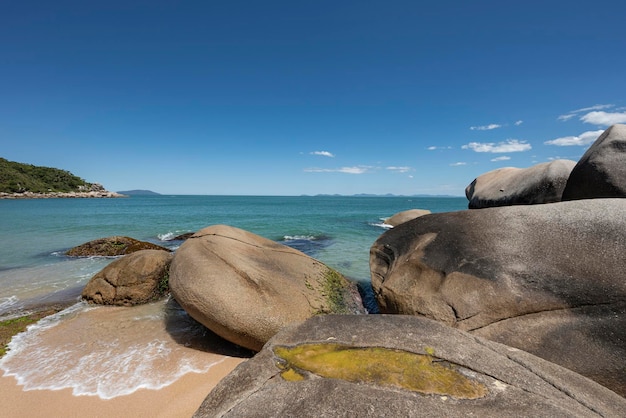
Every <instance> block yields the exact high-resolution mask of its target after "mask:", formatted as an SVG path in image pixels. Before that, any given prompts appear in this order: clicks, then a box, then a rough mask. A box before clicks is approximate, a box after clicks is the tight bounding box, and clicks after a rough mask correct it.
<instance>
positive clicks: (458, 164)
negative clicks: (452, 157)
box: [450, 161, 467, 167]
mask: <svg viewBox="0 0 626 418" xmlns="http://www.w3.org/2000/svg"><path fill="white" fill-rule="evenodd" d="M462 165H467V163H464V162H462V161H459V162H458V163H452V164H450V167H459V166H462Z"/></svg>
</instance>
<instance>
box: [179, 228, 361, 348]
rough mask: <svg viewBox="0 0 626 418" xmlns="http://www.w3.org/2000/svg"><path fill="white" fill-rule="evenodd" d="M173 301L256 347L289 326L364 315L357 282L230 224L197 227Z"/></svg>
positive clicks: (185, 247)
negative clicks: (310, 320) (315, 317)
mask: <svg viewBox="0 0 626 418" xmlns="http://www.w3.org/2000/svg"><path fill="white" fill-rule="evenodd" d="M170 289H171V291H172V295H173V296H174V298H175V299H176V300H177V301H178V303H180V305H181V306H182V307H183V308H184V309H185V310H186V311H187V312H188V313H189V315H191V316H192V317H193V318H194V319H196V320H197V321H198V322H200V323H202V324H203V325H204V326H206V327H207V328H209V329H210V330H212V331H213V332H215V333H216V334H218V335H220V336H221V337H223V338H225V339H227V340H229V341H231V342H234V343H236V344H239V345H241V346H243V347H246V348H249V349H252V350H255V351H258V350H260V349H261V348H262V347H263V344H265V343H266V342H267V340H269V339H270V338H271V337H272V336H273V335H274V334H276V333H277V332H278V331H279V330H280V329H281V328H282V327H284V326H286V325H287V324H290V323H293V322H298V321H301V320H304V319H306V318H309V317H311V316H313V315H316V314H328V313H346V314H353V313H365V309H364V308H363V304H362V302H361V299H360V297H359V293H358V289H357V288H356V285H355V284H354V283H351V282H349V281H348V280H346V279H345V278H344V277H343V276H341V275H340V274H339V273H337V272H336V271H334V270H332V269H331V268H329V267H327V266H325V265H324V264H322V263H320V262H319V261H317V260H315V259H313V258H311V257H309V256H307V255H305V254H303V253H301V252H300V251H297V250H294V249H293V248H289V247H287V246H284V245H280V244H277V243H276V242H274V241H271V240H269V239H266V238H262V237H260V236H258V235H255V234H252V233H250V232H247V231H243V230H241V229H238V228H233V227H230V226H226V225H215V226H210V227H208V228H205V229H202V230H201V231H198V232H196V233H195V234H194V235H193V236H192V237H191V238H189V239H188V240H187V241H186V242H185V243H184V244H182V245H181V246H180V248H179V249H178V250H177V251H176V254H175V256H174V260H173V261H172V266H171V269H170Z"/></svg>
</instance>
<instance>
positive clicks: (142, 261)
mask: <svg viewBox="0 0 626 418" xmlns="http://www.w3.org/2000/svg"><path fill="white" fill-rule="evenodd" d="M171 261H172V253H170V252H167V251H161V250H141V251H137V252H134V253H132V254H129V255H126V256H124V257H122V258H119V259H117V260H115V261H113V262H112V263H111V264H109V265H108V266H106V267H105V268H103V269H102V270H101V271H100V272H98V273H96V275H95V276H93V277H92V278H91V280H89V283H87V285H86V286H85V288H84V289H83V292H82V297H83V299H84V300H86V301H87V302H90V303H96V304H100V305H123V306H132V305H138V304H142V303H148V302H152V301H154V300H157V299H159V298H161V297H162V296H164V295H165V294H166V293H167V292H168V291H169V286H168V277H169V266H170V263H171Z"/></svg>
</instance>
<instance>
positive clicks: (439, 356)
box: [194, 315, 626, 418]
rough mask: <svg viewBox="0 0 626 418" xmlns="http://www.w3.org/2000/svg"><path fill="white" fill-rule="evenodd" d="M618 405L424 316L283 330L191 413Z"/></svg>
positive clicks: (425, 412)
mask: <svg viewBox="0 0 626 418" xmlns="http://www.w3.org/2000/svg"><path fill="white" fill-rule="evenodd" d="M625 408H626V400H625V399H624V398H621V397H620V396H618V395H616V394H615V393H613V392H611V391H610V390H608V389H606V388H604V387H602V386H600V385H599V384H597V383H595V382H593V381H591V380H589V379H586V378H584V377H582V376H580V375H578V374H576V373H574V372H572V371H570V370H567V369H565V368H562V367H559V366H557V365H555V364H552V363H549V362H547V361H545V360H542V359H540V358H538V357H535V356H533V355H531V354H528V353H526V352H523V351H520V350H516V349H514V348H510V347H506V346H504V345H501V344H498V343H494V342H491V341H487V340H485V339H482V338H479V337H475V336H472V335H470V334H468V333H466V332H462V331H459V330H456V329H453V328H450V327H447V326H445V325H443V324H441V323H438V322H435V321H432V320H429V319H426V318H419V317H411V316H401V315H368V316H360V315H359V316H346V315H343V316H338V315H325V316H317V317H314V318H311V319H309V320H307V321H305V322H304V323H301V324H297V325H292V326H289V327H287V328H285V329H283V331H281V332H280V333H279V334H277V335H276V336H275V337H274V338H272V339H271V340H270V341H269V342H268V343H267V344H266V345H265V347H264V348H263V350H262V351H261V352H260V353H258V354H257V355H256V356H255V357H253V358H252V359H250V360H247V361H246V362H244V363H241V364H240V365H239V366H237V368H236V369H235V370H233V371H232V372H231V373H230V374H229V375H228V376H226V377H225V378H224V379H222V381H221V382H220V383H219V384H218V385H217V386H216V387H215V388H214V389H213V391H211V393H210V394H209V395H208V396H207V397H206V399H205V400H204V402H203V403H202V405H201V406H200V408H199V409H198V410H197V411H196V413H195V415H194V417H196V418H204V417H281V416H291V417H316V418H317V417H339V416H341V417H343V416H346V417H348V416H349V417H384V416H388V417H432V416H448V417H466V416H470V415H473V416H497V417H502V416H550V417H552V416H620V414H621V413H622V412H623V411H624V410H625Z"/></svg>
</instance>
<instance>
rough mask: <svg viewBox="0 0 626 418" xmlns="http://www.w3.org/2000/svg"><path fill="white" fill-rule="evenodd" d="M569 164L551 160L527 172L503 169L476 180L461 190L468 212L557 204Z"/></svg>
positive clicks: (573, 163)
mask: <svg viewBox="0 0 626 418" xmlns="http://www.w3.org/2000/svg"><path fill="white" fill-rule="evenodd" d="M575 165H576V162H575V161H571V160H554V161H551V162H548V163H542V164H537V165H534V166H532V167H528V168H514V167H505V168H500V169H498V170H493V171H490V172H488V173H485V174H483V175H481V176H478V177H477V178H476V179H475V180H474V181H473V182H472V183H471V184H470V185H469V186H467V187H466V188H465V196H466V197H467V199H468V200H469V205H468V207H469V208H470V209H480V208H488V207H497V206H511V205H536V204H541V203H554V202H560V201H561V196H562V194H563V189H564V188H565V184H566V183H567V179H568V178H569V175H570V173H571V171H572V169H573V168H574V166H575Z"/></svg>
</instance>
